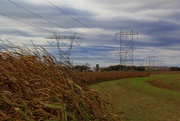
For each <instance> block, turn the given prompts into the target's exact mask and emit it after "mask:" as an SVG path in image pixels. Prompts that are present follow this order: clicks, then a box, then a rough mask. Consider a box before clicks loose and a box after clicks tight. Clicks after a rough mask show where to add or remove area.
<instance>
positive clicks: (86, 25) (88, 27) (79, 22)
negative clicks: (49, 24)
mask: <svg viewBox="0 0 180 121" xmlns="http://www.w3.org/2000/svg"><path fill="white" fill-rule="evenodd" d="M46 1H47V2H49V3H50V4H51V5H52V6H54V7H55V8H56V9H58V10H59V11H61V12H63V13H65V14H66V15H68V16H69V17H71V18H72V19H74V20H75V21H77V22H78V23H80V24H82V25H84V26H85V27H87V28H89V29H91V30H93V31H94V32H96V33H98V34H100V35H102V36H104V37H108V38H110V39H112V38H111V37H109V36H106V35H104V34H102V33H101V32H99V31H96V30H95V29H93V28H91V27H90V26H88V25H86V24H84V23H83V22H81V21H79V20H78V19H76V18H75V17H73V16H72V15H70V14H69V13H67V12H66V11H64V10H62V9H61V8H60V7H58V6H56V5H55V4H53V3H52V2H50V1H49V0H46Z"/></svg>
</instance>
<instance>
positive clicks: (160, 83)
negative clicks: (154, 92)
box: [149, 80, 180, 92]
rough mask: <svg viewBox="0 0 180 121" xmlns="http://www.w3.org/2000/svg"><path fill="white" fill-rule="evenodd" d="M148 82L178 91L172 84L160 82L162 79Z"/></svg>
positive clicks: (179, 90) (179, 89)
mask: <svg viewBox="0 0 180 121" xmlns="http://www.w3.org/2000/svg"><path fill="white" fill-rule="evenodd" d="M149 84H151V85H152V86H156V87H160V88H165V89H169V90H174V91H178V92H180V88H178V87H173V86H171V85H168V84H164V83H162V80H153V81H149Z"/></svg>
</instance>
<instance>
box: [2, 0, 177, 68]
mask: <svg viewBox="0 0 180 121" xmlns="http://www.w3.org/2000/svg"><path fill="white" fill-rule="evenodd" d="M179 6H180V3H179V1H178V0H128V1H125V0H0V27H1V29H0V39H1V40H9V41H10V42H12V43H14V44H26V45H28V46H32V43H31V41H33V42H34V43H35V44H36V45H42V46H43V47H45V48H46V49H48V51H50V52H51V53H54V54H55V55H57V53H58V51H57V48H56V42H55V39H46V38H48V37H51V36H54V33H56V35H58V36H64V35H66V36H72V35H73V34H74V33H77V35H76V36H79V37H82V38H84V39H75V40H74V42H73V46H72V49H71V53H70V58H71V59H72V61H73V64H74V65H77V64H79V65H83V64H85V63H89V64H90V65H91V66H92V67H93V66H95V64H96V63H99V64H100V66H101V67H102V66H109V65H117V64H119V60H120V59H119V50H120V45H119V44H120V35H119V34H120V31H121V32H123V33H124V34H125V33H126V32H127V33H130V32H131V31H132V30H133V32H134V35H133V45H134V51H133V56H134V57H133V60H134V65H137V66H139V65H158V66H180V36H179V34H180V21H179V20H180V8H179ZM116 33H117V36H115V34H116ZM136 33H138V36H137V35H136ZM121 37H122V40H123V41H124V44H125V43H126V44H127V43H128V42H129V41H130V40H131V37H132V36H131V35H128V36H127V37H126V36H125V35H122V36H121ZM60 46H61V49H62V51H63V52H62V53H68V52H69V51H68V49H69V48H70V40H68V39H66V40H62V39H61V40H60ZM122 46H123V45H122ZM126 48H127V46H126ZM123 50H124V51H122V52H123V53H124V52H125V51H128V50H129V49H125V47H124V46H123ZM129 52H130V51H128V53H127V54H126V55H127V58H128V57H129V56H130V55H131V53H129ZM122 56H123V55H122Z"/></svg>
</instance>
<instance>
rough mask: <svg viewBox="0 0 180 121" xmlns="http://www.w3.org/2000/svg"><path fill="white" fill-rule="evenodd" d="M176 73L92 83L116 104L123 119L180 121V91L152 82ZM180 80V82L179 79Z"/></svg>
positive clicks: (126, 120) (107, 98)
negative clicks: (158, 85)
mask: <svg viewBox="0 0 180 121" xmlns="http://www.w3.org/2000/svg"><path fill="white" fill-rule="evenodd" d="M178 77H180V75H177V74H176V75H175V74H166V75H164V74H161V75H160V74H158V75H157V74H156V75H151V76H150V77H142V78H129V79H121V80H115V81H109V82H103V83H99V84H95V85H92V86H91V88H93V89H96V90H97V91H98V92H100V93H101V95H102V97H103V98H104V99H106V100H109V101H110V102H111V103H113V105H114V108H115V111H116V113H117V114H118V116H119V117H120V118H121V119H122V120H123V121H180V92H178V91H173V90H169V89H164V88H159V87H154V86H152V85H150V84H149V83H148V81H152V80H159V79H168V78H171V79H173V78H178ZM178 83H179V82H178Z"/></svg>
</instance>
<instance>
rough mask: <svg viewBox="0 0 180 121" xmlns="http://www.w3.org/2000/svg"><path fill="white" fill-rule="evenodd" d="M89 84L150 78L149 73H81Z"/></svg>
mask: <svg viewBox="0 0 180 121" xmlns="http://www.w3.org/2000/svg"><path fill="white" fill-rule="evenodd" d="M80 74H81V76H82V77H84V79H85V80H87V81H88V83H89V84H93V83H98V82H103V81H110V80H117V79H123V78H134V77H145V76H149V75H150V73H149V72H123V71H114V72H81V73H80Z"/></svg>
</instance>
